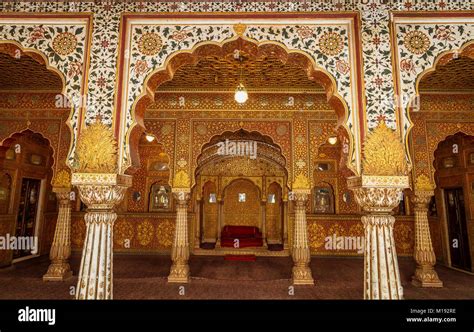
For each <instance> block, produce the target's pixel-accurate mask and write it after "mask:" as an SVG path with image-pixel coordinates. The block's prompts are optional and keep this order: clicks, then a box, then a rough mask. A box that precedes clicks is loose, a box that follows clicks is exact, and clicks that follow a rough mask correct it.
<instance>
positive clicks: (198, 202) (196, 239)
mask: <svg viewBox="0 0 474 332" xmlns="http://www.w3.org/2000/svg"><path fill="white" fill-rule="evenodd" d="M202 202H203V201H202V197H198V198H197V199H196V220H195V221H194V223H195V225H196V230H195V232H194V249H199V248H200V247H201V239H202V235H201V232H202V231H203V227H202V225H201V223H202V218H201V212H202V211H201V208H202V207H201V204H202Z"/></svg>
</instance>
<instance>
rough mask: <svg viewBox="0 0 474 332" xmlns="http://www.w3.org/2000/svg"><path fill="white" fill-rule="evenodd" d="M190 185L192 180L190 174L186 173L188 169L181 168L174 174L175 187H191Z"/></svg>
mask: <svg viewBox="0 0 474 332" xmlns="http://www.w3.org/2000/svg"><path fill="white" fill-rule="evenodd" d="M190 185H191V180H190V179H189V175H188V173H186V171H184V170H180V171H178V172H177V173H176V174H175V175H174V179H173V188H189V187H190Z"/></svg>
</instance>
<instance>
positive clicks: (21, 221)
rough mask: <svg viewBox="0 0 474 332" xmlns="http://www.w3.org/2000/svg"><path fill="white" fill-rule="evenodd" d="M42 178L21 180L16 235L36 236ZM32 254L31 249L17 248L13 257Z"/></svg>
mask: <svg viewBox="0 0 474 332" xmlns="http://www.w3.org/2000/svg"><path fill="white" fill-rule="evenodd" d="M40 187H41V180H36V179H28V178H23V179H22V182H21V192H20V204H19V206H18V215H17V224H16V232H15V236H16V237H17V238H19V237H25V236H27V237H29V236H35V227H36V215H37V213H38V201H39V193H40ZM29 255H31V251H30V250H15V251H14V252H13V258H19V257H24V256H29Z"/></svg>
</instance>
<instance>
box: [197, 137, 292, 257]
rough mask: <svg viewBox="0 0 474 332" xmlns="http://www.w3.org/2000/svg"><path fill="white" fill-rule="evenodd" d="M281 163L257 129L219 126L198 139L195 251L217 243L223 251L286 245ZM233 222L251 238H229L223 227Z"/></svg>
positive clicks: (284, 180)
mask: <svg viewBox="0 0 474 332" xmlns="http://www.w3.org/2000/svg"><path fill="white" fill-rule="evenodd" d="M239 145H240V148H239ZM249 145H251V147H250V146H249ZM233 147H234V148H235V149H233ZM248 147H249V149H248V150H246V148H248ZM239 149H240V150H239ZM245 152H249V154H245ZM285 164H286V161H285V158H283V156H282V155H281V149H280V148H279V147H278V146H277V145H276V144H275V143H273V142H272V140H271V139H270V138H269V137H265V136H263V135H261V134H260V133H258V132H248V131H245V130H238V131H236V132H225V133H223V134H221V135H217V136H215V137H213V138H212V139H211V140H210V142H209V143H207V144H206V145H204V146H203V149H202V153H201V155H200V156H199V157H198V167H197V169H196V175H195V176H196V186H195V187H194V192H195V195H196V198H197V206H198V208H199V212H198V214H197V215H198V219H197V220H196V236H195V240H194V241H195V245H194V248H195V249H197V250H195V252H196V253H201V254H206V252H205V251H201V250H199V249H214V248H218V249H220V250H221V251H222V252H223V253H225V252H226V250H224V248H231V249H237V248H239V249H240V248H244V247H246V248H249V247H250V248H254V250H256V251H258V253H259V254H264V252H265V251H266V250H267V249H269V250H277V251H281V250H283V248H284V247H285V246H286V247H287V245H288V233H287V227H285V224H284V215H285V212H286V211H287V208H288V206H287V199H286V197H284V196H287V193H288V186H287V179H288V176H287V170H286V165H285ZM239 227H240V228H241V229H243V230H244V231H247V230H249V231H251V230H252V229H253V230H254V231H255V234H256V236H255V237H254V240H245V241H239V243H234V242H233V241H231V240H232V239H231V238H228V237H229V236H228V234H227V235H226V233H228V230H229V229H232V228H234V229H238V228H239ZM226 237H227V238H226ZM227 251H228V250H227ZM286 254H288V253H287V252H286Z"/></svg>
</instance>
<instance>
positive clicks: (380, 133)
mask: <svg viewBox="0 0 474 332" xmlns="http://www.w3.org/2000/svg"><path fill="white" fill-rule="evenodd" d="M362 166H363V167H362V169H363V171H362V173H363V174H364V175H382V176H397V175H407V174H408V172H409V169H408V165H407V162H406V160H405V150H404V148H403V144H402V142H401V141H400V138H399V137H398V135H397V133H396V132H395V131H394V130H392V129H390V128H388V127H387V125H386V124H385V122H383V121H382V122H380V124H379V125H378V126H377V128H375V129H374V130H373V131H372V132H371V133H370V134H368V135H367V138H366V140H365V143H364V160H363V163H362Z"/></svg>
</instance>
